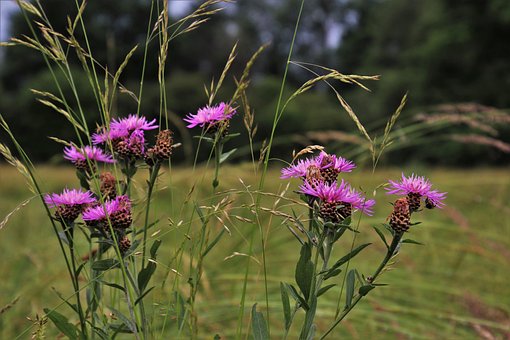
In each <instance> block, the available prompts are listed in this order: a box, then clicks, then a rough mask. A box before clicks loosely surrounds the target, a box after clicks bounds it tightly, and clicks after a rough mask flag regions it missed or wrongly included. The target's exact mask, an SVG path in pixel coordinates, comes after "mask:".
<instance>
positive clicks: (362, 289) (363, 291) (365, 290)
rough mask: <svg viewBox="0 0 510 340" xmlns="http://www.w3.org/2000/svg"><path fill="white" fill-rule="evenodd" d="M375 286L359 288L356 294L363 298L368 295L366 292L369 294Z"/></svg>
mask: <svg viewBox="0 0 510 340" xmlns="http://www.w3.org/2000/svg"><path fill="white" fill-rule="evenodd" d="M374 288H375V286H374V285H365V286H361V287H359V290H358V293H359V295H361V296H365V295H367V294H368V292H370V291H371V290H372V289H374Z"/></svg>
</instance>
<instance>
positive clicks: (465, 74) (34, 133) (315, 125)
mask: <svg viewBox="0 0 510 340" xmlns="http://www.w3.org/2000/svg"><path fill="white" fill-rule="evenodd" d="M42 4H43V6H44V8H45V11H46V15H47V16H48V18H49V20H50V22H51V23H52V25H53V27H54V29H55V30H56V31H58V32H65V27H66V24H67V16H68V15H70V16H71V17H73V16H75V15H76V12H77V8H76V4H75V1H69V0H44V1H42ZM192 4H197V3H195V2H193V3H192ZM150 6H151V1H149V0H123V1H101V0H89V1H87V8H86V10H85V13H84V16H83V19H84V22H85V26H86V28H87V38H88V40H89V43H90V45H91V46H92V49H93V53H94V57H95V58H96V60H98V61H99V62H100V63H101V64H102V65H105V66H107V67H108V69H109V70H115V69H116V68H117V67H118V66H119V65H120V64H121V63H122V61H123V60H124V57H125V55H126V54H127V53H128V52H129V51H130V50H131V49H132V47H133V46H134V45H136V44H139V48H138V50H137V51H136V53H135V54H134V55H133V57H132V58H131V60H130V63H129V65H128V66H127V68H126V69H125V71H124V73H123V75H122V77H121V82H122V84H123V85H125V87H126V88H128V89H129V90H131V91H133V92H134V93H137V92H138V89H139V86H140V78H141V65H142V63H143V58H144V55H143V50H144V44H145V36H146V32H147V25H148V23H149V21H148V19H149V16H150ZM189 10H192V6H190V9H189ZM298 10H299V1H296V0H257V1H253V0H238V1H237V2H236V3H231V4H228V5H226V8H225V10H223V11H221V12H219V13H217V14H215V15H214V16H213V17H212V18H211V19H210V20H209V21H208V22H207V23H205V24H203V26H201V27H199V28H198V29H197V30H195V31H192V32H190V33H186V34H184V35H182V36H180V37H178V38H177V39H174V40H172V41H171V43H170V47H169V58H168V66H167V79H166V90H167V96H168V103H169V104H168V105H169V109H170V110H171V111H172V113H175V116H174V117H184V116H185V115H186V114H187V113H189V112H195V111H196V110H197V108H199V107H201V106H204V105H205V104H206V101H207V98H206V95H205V93H204V90H203V88H204V84H209V83H210V80H211V79H212V78H216V79H217V78H218V77H219V75H220V73H221V70H222V69H223V66H224V64H225V61H226V59H227V57H228V53H229V51H230V49H231V48H232V46H233V45H234V43H235V42H236V41H238V42H239V48H238V51H239V52H238V55H237V58H236V62H235V64H234V65H233V71H232V73H231V75H237V77H239V76H240V73H241V72H242V70H243V68H244V64H245V63H246V62H247V60H248V59H249V58H250V56H251V54H252V53H254V51H256V49H257V48H258V47H259V46H260V45H262V44H264V43H267V42H271V45H270V47H269V48H268V49H267V50H266V51H265V52H264V54H263V55H261V57H260V58H259V59H258V60H257V62H256V64H255V66H254V69H253V72H252V78H253V80H252V82H251V84H250V86H251V88H250V90H249V93H248V95H249V99H250V104H251V106H252V108H253V109H254V110H255V120H256V122H257V123H258V132H257V135H256V141H257V142H258V143H260V144H261V143H262V139H263V138H264V137H265V136H268V134H269V131H270V129H271V126H272V121H273V114H274V110H275V106H276V100H277V95H278V92H279V86H280V82H281V77H282V74H283V71H284V68H285V61H286V58H287V53H288V50H289V46H290V42H291V40H292V35H293V31H294V24H295V20H296V17H297V14H298ZM170 15H171V16H172V18H173V20H176V17H175V16H173V13H172V12H171V13H170ZM156 18H157V13H156V11H154V12H153V17H152V24H151V25H153V23H154V21H155V20H156ZM10 24H11V28H10V33H11V35H12V36H21V35H28V36H31V33H30V30H29V27H28V26H27V24H26V21H25V18H24V17H23V15H22V14H21V13H16V14H14V15H13V16H12V17H11V20H10ZM509 36H510V2H509V1H507V0H492V1H481V0H462V1H447V0H428V1H420V0H315V1H306V2H305V8H304V11H303V17H302V21H301V24H300V27H299V32H298V35H297V40H296V44H295V49H294V57H293V59H294V60H297V61H303V62H310V63H313V64H318V65H323V66H327V67H330V68H334V69H337V70H339V71H340V72H342V73H346V74H366V75H373V74H380V75H381V80H380V81H378V82H372V83H367V84H366V85H367V86H368V87H369V88H370V89H371V90H372V92H371V93H368V92H366V91H363V90H361V89H359V88H355V87H354V86H350V85H346V84H343V85H335V86H336V87H337V89H338V90H339V91H340V92H341V93H342V95H344V96H345V98H346V99H347V101H348V102H349V103H350V104H351V106H352V107H353V109H354V111H355V112H356V113H357V114H358V116H359V118H360V120H361V121H362V122H363V123H364V124H365V125H366V126H367V128H369V129H370V130H371V131H373V133H375V134H379V135H380V134H382V131H383V130H384V124H385V122H386V120H387V119H388V118H389V117H390V115H391V113H392V112H393V111H394V110H395V109H396V107H397V106H398V105H399V103H400V100H401V98H402V96H403V95H404V94H405V93H406V92H407V91H408V92H409V101H408V105H407V107H406V109H405V112H404V114H403V117H402V121H403V122H406V121H407V122H411V123H415V122H416V120H414V119H413V118H412V117H414V116H415V115H416V114H417V113H419V112H426V113H431V114H432V113H434V110H435V108H436V106H435V105H437V104H444V103H457V102H461V103H462V102H471V103H478V104H481V105H485V106H488V107H489V108H488V109H486V111H487V110H489V111H491V110H492V109H490V107H497V108H502V109H504V108H508V107H509V106H510V96H509V95H508V92H509V91H508V90H509V89H510V58H509V57H510V44H508V42H507V40H508V37H509ZM81 39H83V35H82V36H81ZM158 48H159V46H158V41H157V39H154V41H153V42H152V43H151V44H150V46H149V50H148V54H147V58H148V59H147V60H148V62H147V67H146V70H145V76H144V91H143V97H142V110H141V112H142V113H143V114H145V115H147V116H148V117H157V116H158V112H159V87H158V83H157V68H158V62H157V60H158V59H157V53H158ZM3 49H4V51H3V54H2V56H3V57H2V60H1V63H0V112H2V113H3V114H4V115H5V117H6V119H7V120H8V122H9V123H10V124H11V126H12V127H13V128H14V130H15V132H16V133H17V136H19V137H20V138H21V139H22V141H23V144H24V146H25V147H26V149H27V150H28V152H29V155H31V157H33V158H34V159H35V160H38V161H49V160H52V159H60V158H61V156H60V153H61V148H62V146H61V145H59V144H57V143H55V142H53V141H52V140H50V139H48V138H47V136H55V137H58V138H61V139H71V140H74V131H73V129H70V128H69V123H68V122H67V120H66V119H65V118H63V117H61V116H60V115H58V114H56V113H55V112H53V111H52V110H51V109H49V108H47V107H45V106H43V105H42V104H40V103H38V102H37V101H35V99H34V95H33V94H32V93H31V92H30V89H37V90H43V91H49V92H54V93H55V92H56V91H57V89H56V87H55V85H54V82H53V79H52V76H51V73H50V72H49V71H48V69H47V67H46V65H45V63H44V60H43V58H42V57H41V55H40V54H38V53H37V52H35V51H32V50H30V49H28V48H26V47H19V46H16V47H9V48H3ZM73 58H74V57H73V56H72V53H70V59H71V61H73ZM72 64H73V65H74V66H73V67H74V69H75V75H76V79H75V81H76V85H77V87H78V88H79V94H80V99H81V102H82V106H83V107H84V109H85V112H87V119H89V124H90V128H91V129H92V130H93V129H94V127H95V122H96V121H98V120H99V116H98V113H97V104H96V100H95V98H94V96H93V93H92V91H91V89H90V85H89V81H88V79H87V77H86V75H85V73H84V71H83V70H82V69H81V67H80V66H79V63H78V61H77V60H74V62H73V63H72ZM314 70H316V71H317V70H319V69H317V68H315V69H314ZM57 77H62V75H59V74H57ZM311 77H313V74H311V73H309V72H308V71H306V70H304V69H302V68H299V67H297V66H291V68H290V75H289V81H288V89H287V92H288V93H290V92H291V91H292V90H294V89H296V88H297V87H299V85H300V84H302V83H303V82H304V81H306V80H307V79H309V78H311ZM231 79H232V76H231V77H230V80H229V81H228V82H226V83H225V85H224V87H223V89H222V91H221V93H220V98H219V99H228V98H229V95H231V93H232V91H233V90H234V88H235V83H234V81H233V80H231ZM64 92H65V94H66V95H68V96H69V98H71V93H70V90H69V89H65V88H64ZM476 107H479V106H475V109H474V111H477V110H476ZM115 108H116V112H117V113H118V114H119V115H127V114H128V113H132V112H136V103H135V102H134V101H133V100H132V99H130V98H129V96H127V95H119V96H118V97H117V98H116V103H115ZM472 113H473V114H475V115H477V116H476V117H475V118H476V119H478V120H479V121H480V123H481V124H485V123H487V124H493V126H492V127H493V128H494V130H493V131H492V133H491V135H490V138H492V139H493V140H497V141H499V142H501V143H503V144H504V145H508V143H509V142H510V139H509V137H508V136H509V135H510V134H509V132H510V129H509V125H510V124H508V123H509V122H510V121H509V120H505V119H499V118H498V119H496V120H494V119H493V120H490V119H489V118H488V119H487V121H484V117H485V116H483V115H482V116H481V115H480V112H469V110H468V111H466V110H460V111H459V112H454V114H456V115H465V116H466V117H470V116H469V114H472ZM491 117H492V116H491ZM170 124H171V125H172V122H170ZM471 125H472V124H471ZM398 128H401V126H400V125H397V129H398ZM471 128H472V126H471ZM232 130H235V131H241V132H242V131H243V123H242V119H241V118H236V119H235V120H234V121H233V127H232ZM321 131H322V133H321ZM402 131H403V133H404V132H405V130H402ZM466 131H467V130H466V124H457V125H456V124H452V126H449V127H448V129H443V130H442V131H441V132H442V135H441V137H440V138H437V137H438V135H437V131H432V132H430V133H428V134H425V135H424V136H420V139H419V140H417V142H413V141H410V142H409V141H407V142H408V144H409V146H410V147H408V148H405V147H404V148H401V149H398V150H395V152H390V153H389V154H387V155H386V157H385V158H384V161H385V162H388V163H391V164H394V163H397V162H399V163H402V162H428V163H434V164H443V165H480V164H508V157H507V156H508V154H507V153H505V151H504V150H505V148H504V147H503V148H497V147H493V145H492V146H491V143H476V140H475V142H474V143H464V144H451V143H450V142H448V143H447V139H445V136H448V134H458V133H461V132H466ZM494 131H496V132H494ZM478 132H480V131H478ZM177 134H178V136H177V139H178V140H179V139H185V140H189V139H186V138H189V136H179V131H177ZM278 136H279V137H278V138H277V140H276V142H277V144H276V147H275V149H274V152H275V154H274V156H275V157H282V158H285V159H288V158H289V154H290V150H289V144H290V143H292V144H294V145H295V147H296V148H299V147H300V146H301V144H303V143H307V142H328V143H329V142H331V141H334V142H335V143H334V145H335V146H336V147H337V148H338V150H337V151H339V152H340V153H342V154H347V156H349V153H350V154H352V155H353V156H355V155H356V152H357V151H356V150H359V144H363V142H362V141H360V139H359V137H358V135H357V133H356V128H355V125H354V123H352V121H351V120H350V119H349V118H348V116H347V115H346V114H345V112H344V111H343V110H342V108H341V106H340V105H339V103H338V101H337V99H336V97H335V95H334V93H332V92H331V91H330V90H329V89H328V87H327V86H325V85H324V86H318V87H317V88H316V89H314V90H313V91H309V92H306V93H305V94H303V95H302V96H301V97H299V98H298V99H297V100H296V101H294V102H292V104H291V105H289V107H288V110H287V112H286V113H285V115H284V119H283V120H282V121H281V123H280V125H279V128H278ZM457 139H458V138H457ZM400 141H401V142H404V144H405V142H406V141H405V140H404V139H402V138H401V140H400ZM246 142H247V140H246V137H244V136H242V137H238V138H237V141H236V140H234V141H233V142H232V144H233V146H235V145H234V144H235V143H238V144H239V145H238V146H239V147H241V150H240V151H241V152H240V153H239V155H240V156H241V157H245V158H248V154H247V153H243V152H242V151H243V150H246V149H243V148H242V146H243V145H246ZM446 143H447V144H446ZM445 145H447V146H446V147H445ZM431 150H433V152H431ZM187 157H188V160H189V155H187ZM176 158H177V159H184V158H186V153H185V152H177V154H176Z"/></svg>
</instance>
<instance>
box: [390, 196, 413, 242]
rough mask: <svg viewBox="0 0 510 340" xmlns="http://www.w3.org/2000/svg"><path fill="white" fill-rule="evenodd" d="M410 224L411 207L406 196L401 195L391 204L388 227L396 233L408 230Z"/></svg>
mask: <svg viewBox="0 0 510 340" xmlns="http://www.w3.org/2000/svg"><path fill="white" fill-rule="evenodd" d="M410 224H411V208H410V205H409V201H408V199H407V197H401V198H399V199H398V200H396V201H395V204H393V212H392V213H391V215H390V227H391V228H392V229H393V230H394V231H395V232H397V233H403V232H405V231H407V230H409V226H410Z"/></svg>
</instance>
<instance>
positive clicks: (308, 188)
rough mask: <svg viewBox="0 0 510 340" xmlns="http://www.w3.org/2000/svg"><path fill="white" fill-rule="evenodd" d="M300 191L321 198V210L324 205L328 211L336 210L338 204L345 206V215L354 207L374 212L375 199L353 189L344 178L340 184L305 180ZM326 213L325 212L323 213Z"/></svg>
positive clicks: (364, 211)
mask: <svg viewBox="0 0 510 340" xmlns="http://www.w3.org/2000/svg"><path fill="white" fill-rule="evenodd" d="M299 189H300V192H302V193H304V194H306V195H310V196H314V197H317V198H319V199H320V200H321V210H323V207H324V209H325V210H327V211H328V212H331V213H334V212H336V210H337V209H336V207H337V206H343V207H344V208H347V209H344V210H345V211H344V213H343V217H344V218H345V217H347V216H350V214H351V212H352V209H355V210H359V211H361V212H363V213H364V214H366V215H369V216H371V215H372V214H373V210H372V208H373V206H374V205H375V201H374V200H367V199H366V198H365V197H364V196H363V194H362V193H361V192H359V191H357V190H355V189H353V188H352V187H351V186H350V185H349V183H347V182H345V181H344V180H342V181H341V182H340V185H338V184H337V182H332V183H328V182H318V183H317V182H309V181H305V182H304V183H303V184H302V185H301V186H300V187H299ZM323 214H324V213H323Z"/></svg>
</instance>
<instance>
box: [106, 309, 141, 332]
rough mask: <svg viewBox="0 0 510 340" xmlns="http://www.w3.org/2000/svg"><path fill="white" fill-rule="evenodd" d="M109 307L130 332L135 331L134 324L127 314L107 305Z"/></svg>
mask: <svg viewBox="0 0 510 340" xmlns="http://www.w3.org/2000/svg"><path fill="white" fill-rule="evenodd" d="M109 309H110V310H111V311H112V312H113V314H114V315H115V317H117V318H118V319H119V320H120V321H122V323H123V324H124V325H125V326H126V327H127V328H128V329H129V330H130V331H131V332H132V333H136V324H135V323H134V322H133V321H132V320H131V319H130V318H128V317H127V316H125V315H124V314H122V313H121V312H120V311H119V310H117V309H115V308H113V307H109Z"/></svg>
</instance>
